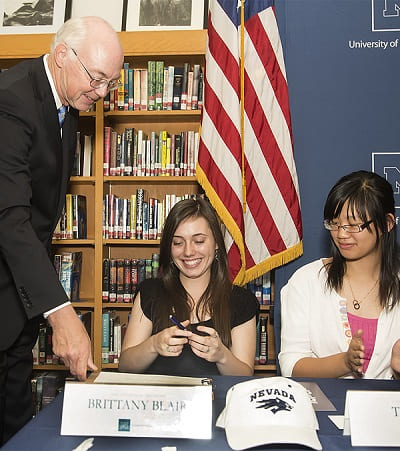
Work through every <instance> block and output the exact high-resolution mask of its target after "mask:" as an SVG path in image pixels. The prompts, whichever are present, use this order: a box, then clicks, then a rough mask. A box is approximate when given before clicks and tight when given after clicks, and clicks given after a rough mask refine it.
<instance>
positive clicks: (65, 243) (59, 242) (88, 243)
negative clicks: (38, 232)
mask: <svg viewBox="0 0 400 451" xmlns="http://www.w3.org/2000/svg"><path fill="white" fill-rule="evenodd" d="M52 244H53V245H57V246H72V245H73V246H94V240H82V239H80V240H52Z"/></svg>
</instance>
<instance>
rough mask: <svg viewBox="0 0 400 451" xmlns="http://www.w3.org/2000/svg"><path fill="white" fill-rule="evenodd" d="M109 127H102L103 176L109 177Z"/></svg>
mask: <svg viewBox="0 0 400 451" xmlns="http://www.w3.org/2000/svg"><path fill="white" fill-rule="evenodd" d="M110 146H111V127H104V159H103V175H106V176H107V175H110V149H111V147H110Z"/></svg>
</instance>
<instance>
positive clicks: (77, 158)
mask: <svg viewBox="0 0 400 451" xmlns="http://www.w3.org/2000/svg"><path fill="white" fill-rule="evenodd" d="M81 155H82V149H81V132H76V146H75V155H74V163H73V166H72V172H71V175H75V176H78V175H82V173H81Z"/></svg>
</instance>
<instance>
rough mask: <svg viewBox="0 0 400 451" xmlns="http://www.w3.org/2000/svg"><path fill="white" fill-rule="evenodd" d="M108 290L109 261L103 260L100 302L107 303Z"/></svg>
mask: <svg viewBox="0 0 400 451" xmlns="http://www.w3.org/2000/svg"><path fill="white" fill-rule="evenodd" d="M109 288H110V260H109V259H108V258H105V259H104V260H103V283H102V301H103V302H108V300H109V299H108V295H109Z"/></svg>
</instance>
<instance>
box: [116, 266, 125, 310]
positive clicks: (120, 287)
mask: <svg viewBox="0 0 400 451" xmlns="http://www.w3.org/2000/svg"><path fill="white" fill-rule="evenodd" d="M117 302H124V260H123V259H122V258H118V259H117Z"/></svg>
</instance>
